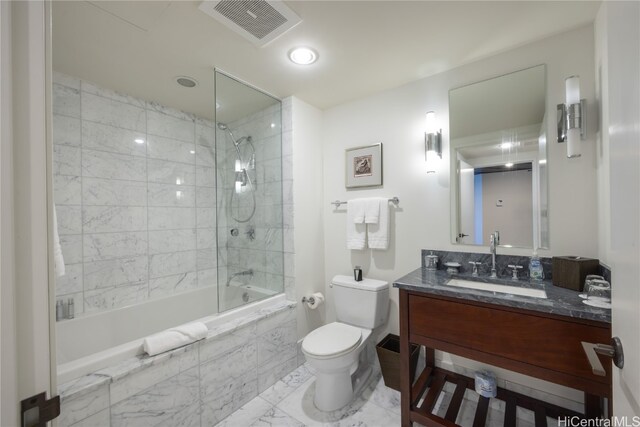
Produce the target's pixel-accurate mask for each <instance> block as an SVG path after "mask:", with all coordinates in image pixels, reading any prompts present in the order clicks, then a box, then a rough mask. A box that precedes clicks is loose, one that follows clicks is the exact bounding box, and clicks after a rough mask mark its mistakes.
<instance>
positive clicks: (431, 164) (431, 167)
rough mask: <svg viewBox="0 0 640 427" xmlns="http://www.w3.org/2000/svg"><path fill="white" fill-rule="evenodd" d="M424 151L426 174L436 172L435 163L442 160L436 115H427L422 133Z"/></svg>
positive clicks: (440, 134)
mask: <svg viewBox="0 0 640 427" xmlns="http://www.w3.org/2000/svg"><path fill="white" fill-rule="evenodd" d="M424 151H425V160H426V161H427V173H433V172H435V171H436V168H435V166H436V162H437V161H438V159H441V158H442V131H441V130H440V129H438V126H437V124H436V113H435V112H434V111H429V112H428V113H427V127H426V130H425V133H424Z"/></svg>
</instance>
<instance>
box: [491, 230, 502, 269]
mask: <svg viewBox="0 0 640 427" xmlns="http://www.w3.org/2000/svg"><path fill="white" fill-rule="evenodd" d="M499 244H500V233H499V232H498V231H497V230H496V231H494V232H493V233H491V235H490V236H489V250H490V251H491V278H492V279H496V278H497V277H498V274H497V272H496V248H497V247H498V245H499Z"/></svg>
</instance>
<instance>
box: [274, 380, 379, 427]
mask: <svg viewBox="0 0 640 427" xmlns="http://www.w3.org/2000/svg"><path fill="white" fill-rule="evenodd" d="M315 385H316V379H315V377H312V378H310V379H309V380H307V381H306V382H305V383H304V384H302V385H301V386H300V387H298V388H297V389H296V390H295V391H294V392H293V393H291V394H290V395H289V396H288V397H286V398H285V399H284V400H282V401H281V402H280V403H279V404H278V405H276V407H277V408H278V409H280V410H282V411H284V412H285V413H287V414H289V415H291V416H292V417H294V418H295V419H297V420H298V421H300V422H302V423H303V424H304V425H306V426H335V425H338V424H337V423H339V422H340V421H342V420H345V419H347V418H349V417H352V416H354V415H355V414H356V413H357V412H358V411H359V410H360V409H361V408H362V407H363V405H364V404H365V403H366V400H365V399H363V397H362V396H360V397H356V398H355V399H354V401H353V402H352V403H350V404H348V405H347V406H345V407H344V408H341V409H338V410H337V411H332V412H323V411H320V410H319V409H318V408H316V406H315V404H314V403H313V399H314V396H315Z"/></svg>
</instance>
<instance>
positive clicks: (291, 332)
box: [58, 302, 306, 427]
mask: <svg viewBox="0 0 640 427" xmlns="http://www.w3.org/2000/svg"><path fill="white" fill-rule="evenodd" d="M295 306H296V304H295V302H285V303H282V304H280V305H277V306H274V307H269V308H263V309H260V310H257V311H256V312H254V313H251V314H250V315H249V316H245V317H242V318H239V319H236V320H233V321H230V322H227V323H224V324H222V325H220V326H218V327H216V328H213V329H211V330H210V331H209V335H208V336H207V338H206V339H205V340H203V341H199V342H196V343H193V344H190V345H187V346H185V347H181V348H178V349H175V350H172V351H169V352H166V353H162V354H159V355H157V356H153V357H148V356H147V357H145V356H141V357H135V358H132V359H129V360H126V361H123V362H122V363H119V364H117V365H116V366H113V367H110V368H107V369H102V370H100V371H97V372H95V373H93V374H90V375H86V376H83V377H81V378H78V379H76V380H73V381H70V382H68V383H66V384H62V385H61V386H60V387H59V390H58V392H59V394H60V396H61V399H62V413H61V416H60V418H59V425H60V426H74V427H77V426H85V425H87V426H88V425H91V426H102V425H104V426H109V425H110V426H136V427H137V426H146V425H149V426H156V425H167V426H178V425H181V426H183V425H184V426H200V425H202V426H212V425H215V424H217V423H218V422H220V421H222V420H223V419H224V418H226V417H227V416H228V415H230V414H231V413H233V412H234V411H236V410H237V409H239V408H240V407H241V406H242V405H244V404H245V403H247V402H249V401H251V400H252V399H254V398H255V397H256V396H257V395H258V394H259V393H261V392H264V391H265V390H267V389H269V388H270V387H272V386H274V384H278V383H279V381H280V380H281V379H282V378H286V377H287V375H289V374H290V373H291V372H292V371H293V370H295V369H296V368H297V357H296V356H297V352H296V336H295V330H296V317H295ZM305 379H306V378H305ZM287 381H288V380H287ZM278 387H279V389H283V388H282V386H281V385H280V386H278Z"/></svg>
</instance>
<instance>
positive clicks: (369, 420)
mask: <svg viewBox="0 0 640 427" xmlns="http://www.w3.org/2000/svg"><path fill="white" fill-rule="evenodd" d="M399 425H400V414H396V413H395V412H391V411H388V410H386V409H383V408H381V407H379V406H378V405H376V404H374V403H373V402H371V401H369V402H367V403H365V404H364V405H362V407H361V408H360V409H359V410H358V411H357V412H356V413H354V414H353V415H351V416H349V417H346V418H343V419H341V420H340V421H339V422H337V423H335V424H334V426H335V427H351V426H354V427H355V426H361V427H365V426H368V427H383V426H385V427H386V426H389V427H390V426H399Z"/></svg>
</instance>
